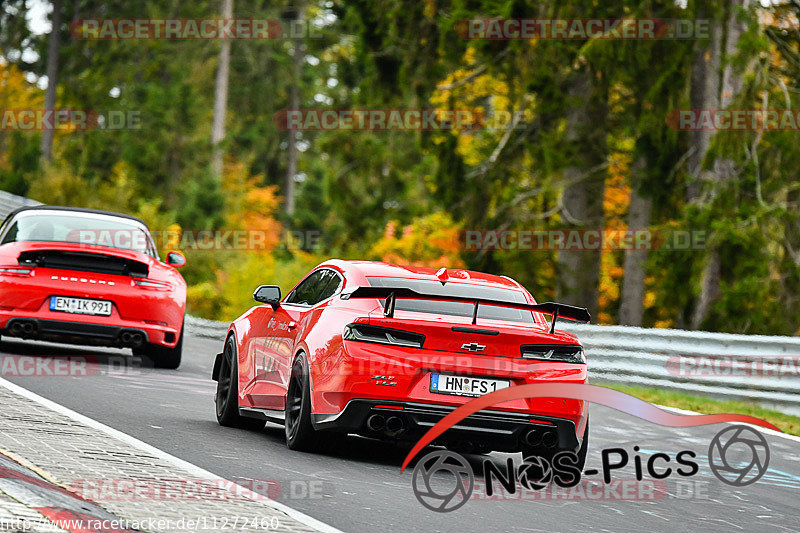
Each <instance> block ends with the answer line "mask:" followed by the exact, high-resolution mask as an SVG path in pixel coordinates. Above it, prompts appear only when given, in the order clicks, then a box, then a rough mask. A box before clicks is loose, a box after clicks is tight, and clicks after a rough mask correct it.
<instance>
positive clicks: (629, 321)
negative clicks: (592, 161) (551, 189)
mask: <svg viewBox="0 0 800 533" xmlns="http://www.w3.org/2000/svg"><path fill="white" fill-rule="evenodd" d="M645 165H646V162H645V159H644V157H643V156H640V157H639V158H638V159H637V160H636V162H635V163H634V165H633V169H632V170H633V172H632V174H633V178H634V179H632V180H631V181H632V182H633V186H632V187H631V205H630V208H629V210H628V230H630V231H639V230H646V229H647V228H648V227H650V220H651V217H652V213H653V200H652V199H651V198H649V197H646V196H643V195H642V194H641V193H640V192H639V187H638V184H640V183H642V181H643V180H641V179H639V177H638V175H639V174H640V173H641V172H643V171H644V170H645ZM647 254H648V250H647V249H646V248H645V249H643V250H636V249H629V250H626V251H625V277H624V278H623V279H622V294H621V296H620V309H619V323H620V324H622V325H623V326H637V327H641V325H642V317H643V316H644V292H645V286H644V279H645V274H646V272H645V265H646V264H647Z"/></svg>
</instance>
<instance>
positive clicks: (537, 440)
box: [523, 429, 542, 446]
mask: <svg viewBox="0 0 800 533" xmlns="http://www.w3.org/2000/svg"><path fill="white" fill-rule="evenodd" d="M523 440H525V444H527V445H528V446H539V445H540V444H541V443H542V433H541V431H539V430H538V429H532V430H530V431H529V432H527V433H526V434H525V436H524V437H523Z"/></svg>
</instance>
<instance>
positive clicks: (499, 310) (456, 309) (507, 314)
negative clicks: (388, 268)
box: [367, 277, 534, 323]
mask: <svg viewBox="0 0 800 533" xmlns="http://www.w3.org/2000/svg"><path fill="white" fill-rule="evenodd" d="M367 280H368V281H369V284H370V285H371V286H372V287H406V288H409V289H413V290H415V291H417V292H419V293H421V294H433V295H441V296H456V297H462V298H482V299H485V300H498V301H501V302H516V303H521V304H524V303H527V300H526V299H525V295H524V294H523V293H522V292H520V291H515V290H511V289H502V288H499V287H483V286H480V285H472V284H468V283H447V284H445V285H442V284H441V283H440V282H438V281H429V280H416V279H403V278H380V277H368V278H367ZM382 303H383V301H382ZM395 309H398V310H401V311H414V312H417V313H433V314H437V315H452V316H463V317H471V316H472V313H473V311H474V306H473V304H471V303H461V302H446V301H445V302H440V301H436V300H413V299H410V298H409V299H407V298H398V300H397V302H395ZM478 318H484V319H489V320H504V321H510V322H526V323H532V322H534V318H533V313H532V312H531V311H525V310H524V309H514V308H509V307H497V306H493V305H482V306H480V307H479V308H478Z"/></svg>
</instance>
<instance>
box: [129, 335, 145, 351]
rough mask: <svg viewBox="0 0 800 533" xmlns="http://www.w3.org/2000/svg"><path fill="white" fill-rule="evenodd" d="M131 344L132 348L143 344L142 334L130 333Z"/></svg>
mask: <svg viewBox="0 0 800 533" xmlns="http://www.w3.org/2000/svg"><path fill="white" fill-rule="evenodd" d="M131 344H132V345H133V346H134V348H138V347H140V346H141V345H142V344H144V336H143V335H142V334H141V333H133V334H132V335H131Z"/></svg>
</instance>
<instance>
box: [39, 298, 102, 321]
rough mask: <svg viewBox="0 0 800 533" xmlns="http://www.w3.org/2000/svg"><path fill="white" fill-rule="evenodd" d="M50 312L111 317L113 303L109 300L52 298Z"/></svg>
mask: <svg viewBox="0 0 800 533" xmlns="http://www.w3.org/2000/svg"><path fill="white" fill-rule="evenodd" d="M50 310H51V311H59V312H62V313H75V314H79V315H98V316H110V315H111V302H109V301H108V300H87V299H85V298H67V297H64V296H51V297H50Z"/></svg>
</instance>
